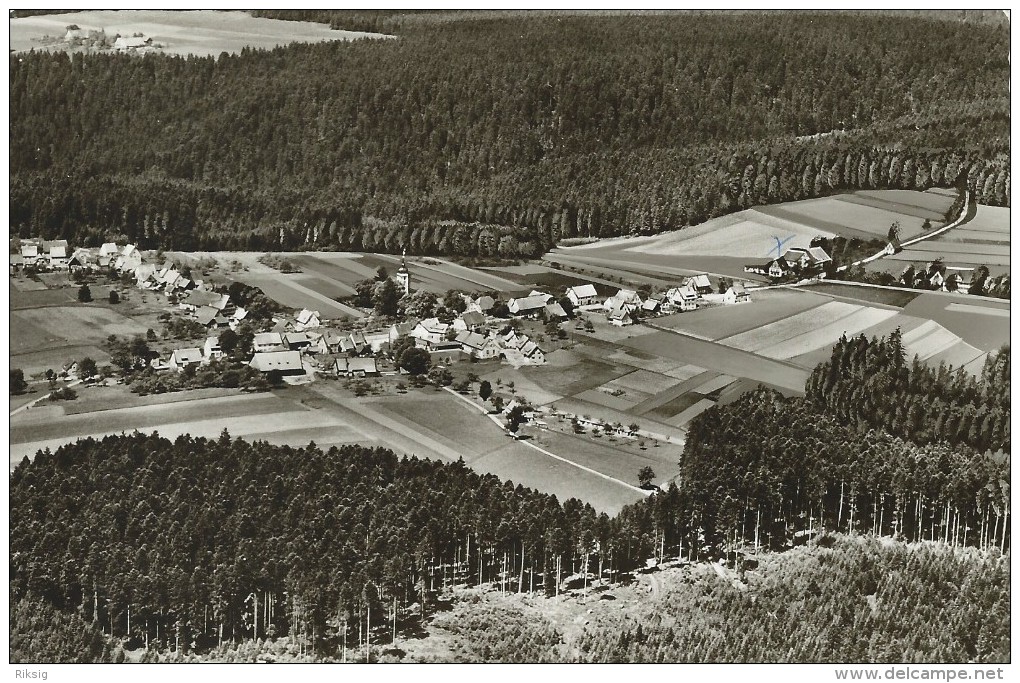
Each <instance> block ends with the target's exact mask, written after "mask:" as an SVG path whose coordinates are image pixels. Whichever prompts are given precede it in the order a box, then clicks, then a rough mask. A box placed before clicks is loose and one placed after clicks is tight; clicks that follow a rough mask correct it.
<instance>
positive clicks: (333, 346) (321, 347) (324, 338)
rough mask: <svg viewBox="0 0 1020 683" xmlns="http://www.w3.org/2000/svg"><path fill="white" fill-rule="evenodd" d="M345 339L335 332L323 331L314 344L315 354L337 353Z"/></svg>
mask: <svg viewBox="0 0 1020 683" xmlns="http://www.w3.org/2000/svg"><path fill="white" fill-rule="evenodd" d="M345 338H346V337H344V335H342V334H340V333H339V332H337V331H336V330H325V331H324V332H323V333H322V334H321V335H320V336H319V339H318V341H316V342H315V351H316V352H317V353H339V352H340V344H341V342H343V340H344V339H345Z"/></svg>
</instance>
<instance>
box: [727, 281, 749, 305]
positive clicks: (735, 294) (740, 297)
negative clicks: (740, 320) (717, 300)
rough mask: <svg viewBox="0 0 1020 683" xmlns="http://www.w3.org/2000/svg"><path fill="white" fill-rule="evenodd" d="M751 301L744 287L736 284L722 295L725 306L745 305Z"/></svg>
mask: <svg viewBox="0 0 1020 683" xmlns="http://www.w3.org/2000/svg"><path fill="white" fill-rule="evenodd" d="M750 301H751V295H750V294H748V293H747V290H746V289H744V285H742V284H740V283H737V284H735V285H732V286H731V287H730V288H729V289H727V290H726V294H725V295H723V302H724V303H727V304H745V303H749V302H750Z"/></svg>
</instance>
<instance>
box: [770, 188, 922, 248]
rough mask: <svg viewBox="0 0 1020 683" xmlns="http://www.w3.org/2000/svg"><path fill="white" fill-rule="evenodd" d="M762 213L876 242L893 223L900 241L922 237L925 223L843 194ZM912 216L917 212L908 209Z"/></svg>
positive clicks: (775, 208) (772, 208) (793, 203)
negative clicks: (898, 226)
mask: <svg viewBox="0 0 1020 683" xmlns="http://www.w3.org/2000/svg"><path fill="white" fill-rule="evenodd" d="M762 210H763V211H766V212H768V213H770V214H772V215H774V216H779V217H782V218H786V219H789V220H798V221H800V222H801V223H802V224H804V225H805V226H808V227H813V228H817V229H818V230H824V231H827V232H834V233H837V234H842V235H846V236H847V237H864V238H878V239H885V238H886V236H887V234H888V232H889V226H890V225H892V224H893V223H899V224H900V235H901V238H902V239H907V238H910V237H914V236H915V235H919V234H922V232H923V230H922V228H921V226H922V225H923V224H924V220H925V219H924V218H918V217H917V216H914V215H910V214H908V213H903V212H900V211H899V210H896V211H894V210H890V209H889V208H877V207H875V206H866V205H864V204H860V203H854V202H852V201H844V200H843V196H842V195H840V196H835V197H824V198H821V199H808V200H804V201H799V202H789V203H787V204H780V205H778V206H776V207H765V208H764V209H762ZM911 213H917V212H916V210H911ZM932 225H933V227H938V226H939V225H941V223H940V222H937V221H932Z"/></svg>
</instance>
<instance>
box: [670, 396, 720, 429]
mask: <svg viewBox="0 0 1020 683" xmlns="http://www.w3.org/2000/svg"><path fill="white" fill-rule="evenodd" d="M714 405H715V401H712V400H709V399H707V398H703V399H701V400H700V401H698V402H697V403H695V404H694V405H692V406H691V407H690V408H688V409H687V410H684V411H683V412H681V413H680V414H678V415H674V416H673V417H671V418H669V419H668V420H666V422H667V423H668V424H671V425H673V426H674V427H683V426H684V425H686V424H687V423H688V422H690V421H691V420H693V419H694V418H696V417H697V416H698V415H701V414H702V413H703V412H705V411H706V410H708V409H709V408H711V407H712V406H714Z"/></svg>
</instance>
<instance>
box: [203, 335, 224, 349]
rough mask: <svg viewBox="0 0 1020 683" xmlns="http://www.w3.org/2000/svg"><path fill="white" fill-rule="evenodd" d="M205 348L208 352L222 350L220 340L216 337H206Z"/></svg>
mask: <svg viewBox="0 0 1020 683" xmlns="http://www.w3.org/2000/svg"><path fill="white" fill-rule="evenodd" d="M203 348H204V349H205V350H206V351H208V350H210V349H216V350H219V348H220V340H219V339H218V338H216V337H206V338H205V345H204V346H203Z"/></svg>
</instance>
